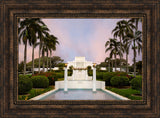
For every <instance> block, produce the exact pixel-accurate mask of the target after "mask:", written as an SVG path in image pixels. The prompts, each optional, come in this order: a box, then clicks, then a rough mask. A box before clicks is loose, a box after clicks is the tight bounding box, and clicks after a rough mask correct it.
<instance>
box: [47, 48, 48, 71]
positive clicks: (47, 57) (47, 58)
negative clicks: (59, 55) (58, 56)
mask: <svg viewBox="0 0 160 118" xmlns="http://www.w3.org/2000/svg"><path fill="white" fill-rule="evenodd" d="M47 71H48V51H47Z"/></svg>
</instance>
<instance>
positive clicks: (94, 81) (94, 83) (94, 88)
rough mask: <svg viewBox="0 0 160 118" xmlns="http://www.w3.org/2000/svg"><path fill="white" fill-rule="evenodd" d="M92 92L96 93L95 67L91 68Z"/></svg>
mask: <svg viewBox="0 0 160 118" xmlns="http://www.w3.org/2000/svg"><path fill="white" fill-rule="evenodd" d="M93 91H96V67H93Z"/></svg>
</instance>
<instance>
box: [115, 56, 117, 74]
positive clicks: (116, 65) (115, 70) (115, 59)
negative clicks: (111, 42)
mask: <svg viewBox="0 0 160 118" xmlns="http://www.w3.org/2000/svg"><path fill="white" fill-rule="evenodd" d="M116 71H117V63H116V55H115V72H116Z"/></svg>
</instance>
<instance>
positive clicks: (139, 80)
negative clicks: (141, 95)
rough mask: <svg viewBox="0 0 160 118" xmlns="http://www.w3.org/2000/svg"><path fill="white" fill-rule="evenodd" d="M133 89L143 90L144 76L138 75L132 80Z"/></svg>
mask: <svg viewBox="0 0 160 118" xmlns="http://www.w3.org/2000/svg"><path fill="white" fill-rule="evenodd" d="M131 87H132V89H136V90H142V77H136V78H134V79H132V80H131Z"/></svg>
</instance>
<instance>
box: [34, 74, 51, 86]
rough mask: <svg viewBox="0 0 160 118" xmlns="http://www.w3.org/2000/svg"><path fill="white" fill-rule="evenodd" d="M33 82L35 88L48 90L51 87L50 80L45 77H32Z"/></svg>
mask: <svg viewBox="0 0 160 118" xmlns="http://www.w3.org/2000/svg"><path fill="white" fill-rule="evenodd" d="M31 80H32V83H33V87H34V88H47V87H48V86H49V80H48V78H47V77H45V76H32V77H31Z"/></svg>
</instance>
